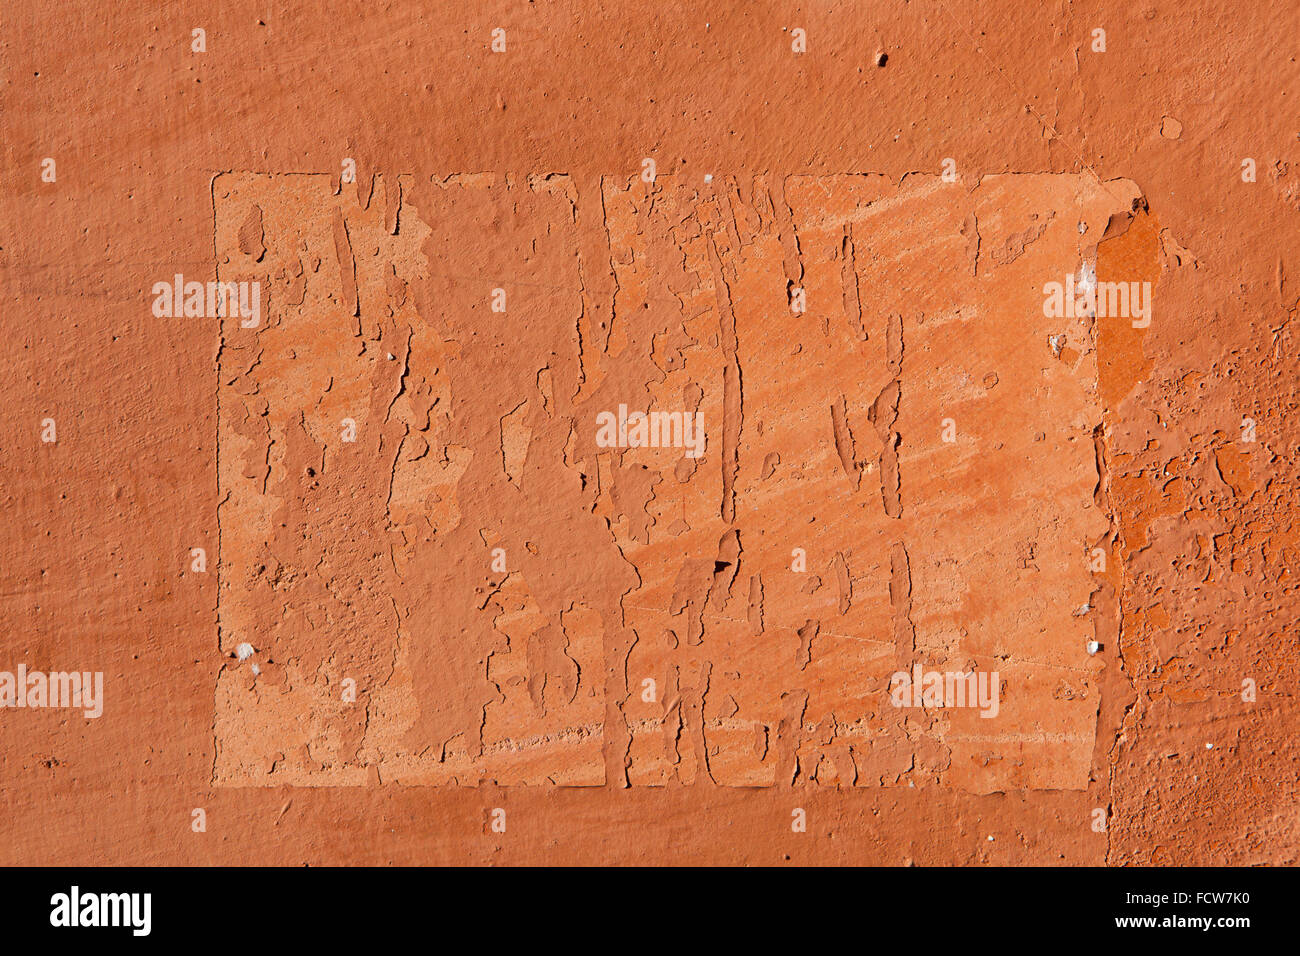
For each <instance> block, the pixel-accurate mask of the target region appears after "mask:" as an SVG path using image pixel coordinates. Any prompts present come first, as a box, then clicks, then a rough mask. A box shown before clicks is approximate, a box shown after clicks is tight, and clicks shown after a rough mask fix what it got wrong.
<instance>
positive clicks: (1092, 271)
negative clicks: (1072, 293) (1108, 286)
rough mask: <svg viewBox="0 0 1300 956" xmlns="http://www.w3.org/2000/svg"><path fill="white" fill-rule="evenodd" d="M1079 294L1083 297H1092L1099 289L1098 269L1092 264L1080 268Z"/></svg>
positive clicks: (1085, 264)
mask: <svg viewBox="0 0 1300 956" xmlns="http://www.w3.org/2000/svg"><path fill="white" fill-rule="evenodd" d="M1077 284H1078V287H1079V293H1080V294H1081V295H1090V294H1091V293H1092V292H1094V291H1095V290H1096V288H1097V267H1096V266H1095V265H1093V264H1092V263H1091V262H1085V263H1083V264H1082V265H1080V266H1079V281H1078V283H1077Z"/></svg>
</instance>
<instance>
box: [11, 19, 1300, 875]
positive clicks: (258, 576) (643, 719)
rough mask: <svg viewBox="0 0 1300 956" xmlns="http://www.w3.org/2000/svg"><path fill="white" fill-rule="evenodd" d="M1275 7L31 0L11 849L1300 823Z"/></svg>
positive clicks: (16, 50) (272, 858)
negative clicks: (78, 0)
mask: <svg viewBox="0 0 1300 956" xmlns="http://www.w3.org/2000/svg"><path fill="white" fill-rule="evenodd" d="M1298 21H1300V13H1297V11H1296V10H1295V9H1293V8H1288V7H1286V6H1285V5H1278V6H1277V7H1276V8H1275V9H1272V10H1268V9H1265V8H1252V9H1251V10H1249V11H1246V10H1244V9H1243V8H1241V7H1240V6H1239V5H1236V4H1229V3H1218V4H1216V3H1206V2H1202V3H1196V4H1194V5H1193V6H1192V7H1188V6H1187V5H1175V4H1172V3H1159V4H1157V3H1148V4H1136V5H1124V4H1117V3H1113V2H1106V3H1074V4H1071V3H1053V4H1047V5H1042V6H1035V5H1026V4H1017V3H1007V2H1001V3H994V4H987V3H985V4H974V3H958V2H937V0H936V2H923V0H914V2H902V0H897V2H890V3H882V4H876V5H865V4H860V3H836V4H805V5H800V4H786V3H772V4H749V3H726V2H724V3H712V4H708V3H675V4H670V5H668V6H666V7H665V6H659V7H654V8H650V7H646V6H645V5H640V4H633V3H616V4H604V3H542V2H537V3H531V2H508V3H507V2H495V0H493V2H487V3H483V4H473V5H470V4H416V3H410V2H400V3H392V4H386V5H374V6H357V5H337V6H336V5H332V4H330V5H325V6H324V7H321V6H320V5H317V4H292V3H290V4H274V5H268V4H265V3H260V4H259V3H246V2H224V3H220V4H206V3H188V4H176V3H164V4H161V5H159V4H148V3H123V4H113V5H111V6H110V5H104V6H102V7H97V6H94V5H81V6H79V7H77V8H71V7H69V8H67V9H64V8H62V7H58V8H55V7H52V6H51V5H48V4H37V3H31V2H27V0H13V2H11V3H8V4H6V5H5V7H4V8H3V9H2V10H0V56H2V58H3V59H2V66H3V76H2V77H0V130H2V132H3V136H2V137H0V151H2V155H0V160H2V162H3V167H2V169H0V309H2V310H3V311H2V313H0V322H2V323H3V330H4V335H3V336H0V349H2V350H3V354H2V356H0V358H2V359H3V362H4V367H5V368H6V370H7V375H6V378H5V383H6V384H5V388H6V393H5V396H4V398H5V400H4V401H3V402H2V403H0V477H2V478H3V481H2V483H0V508H2V509H3V517H4V526H3V534H2V535H0V705H3V707H0V720H3V722H4V733H3V734H2V735H0V794H3V813H0V862H4V863H10V864H12V863H29V864H31V863H66V864H126V863H135V864H162V863H180V864H235V863H252V864H300V863H311V864H339V863H350V864H387V863H402V864H412V863H472V864H488V863H502V864H510V863H532V864H541V863H614V864H630V863H733V864H735V863H748V864H773V863H786V862H790V863H868V864H908V863H915V864H979V863H1002V864H1039V865H1042V864H1112V865H1125V864H1152V863H1154V864H1209V863H1229V864H1260V863H1268V864H1288V863H1290V864H1293V863H1295V862H1296V857H1297V852H1298V847H1300V808H1298V804H1297V796H1298V794H1297V790H1298V789H1300V787H1298V784H1297V776H1298V773H1300V763H1298V760H1297V758H1298V756H1300V754H1298V751H1297V745H1296V743H1295V740H1294V730H1295V727H1296V724H1297V719H1296V708H1295V703H1296V701H1295V693H1294V688H1295V682H1296V680H1297V678H1298V677H1300V643H1298V640H1300V629H1298V628H1297V625H1296V617H1297V611H1300V600H1298V599H1297V590H1296V566H1297V562H1298V561H1300V535H1298V534H1297V530H1296V528H1295V516H1296V513H1297V501H1298V500H1300V499H1298V498H1297V484H1298V483H1300V474H1298V470H1297V455H1298V454H1300V426H1297V424H1296V421H1295V419H1294V418H1293V415H1294V413H1295V412H1296V409H1297V405H1298V404H1300V401H1298V398H1297V370H1298V367H1300V358H1298V357H1297V330H1296V326H1295V318H1296V310H1297V305H1298V304H1300V254H1297V252H1296V249H1297V240H1298V239H1300V165H1297V164H1298V163H1300V120H1297V112H1296V105H1297V104H1296V96H1297V89H1298V86H1297V81H1298V80H1300V67H1298V66H1297V62H1296V56H1297V53H1296V45H1295V42H1294V38H1295V36H1296V35H1297V27H1300V22H1298ZM74 672H75V674H76V681H75V684H76V685H79V690H77V689H76V688H74V684H73V679H72V677H71V676H70V675H72V674H73V673H74ZM59 675H67V676H59ZM96 675H102V692H100V693H98V694H96V693H94V692H93V691H92V688H94V687H97V686H98V685H97V684H96ZM74 691H75V692H76V693H79V697H78V699H77V700H76V701H75V702H74V701H73V700H71V699H70V697H71V696H72V695H73V693H74ZM74 703H75V706H74ZM96 711H100V712H99V713H96Z"/></svg>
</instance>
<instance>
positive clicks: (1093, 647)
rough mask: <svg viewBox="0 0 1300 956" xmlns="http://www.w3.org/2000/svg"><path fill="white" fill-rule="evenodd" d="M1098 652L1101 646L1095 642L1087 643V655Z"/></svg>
mask: <svg viewBox="0 0 1300 956" xmlns="http://www.w3.org/2000/svg"><path fill="white" fill-rule="evenodd" d="M1099 650H1101V645H1100V644H1099V643H1097V642H1096V641H1089V642H1088V653H1089V654H1096V653H1097V652H1098V651H1099Z"/></svg>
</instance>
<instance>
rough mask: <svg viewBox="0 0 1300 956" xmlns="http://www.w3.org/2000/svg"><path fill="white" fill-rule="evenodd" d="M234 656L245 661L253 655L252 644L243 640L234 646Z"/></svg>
mask: <svg viewBox="0 0 1300 956" xmlns="http://www.w3.org/2000/svg"><path fill="white" fill-rule="evenodd" d="M235 656H236V657H238V658H239V659H240V660H241V661H246V660H248V659H249V658H250V657H252V656H253V645H252V644H249V643H248V642H247V641H245V642H244V643H243V644H240V645H239V646H238V647H236V648H235Z"/></svg>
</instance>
